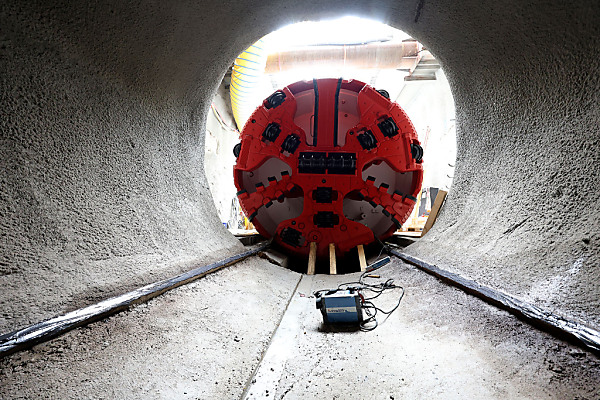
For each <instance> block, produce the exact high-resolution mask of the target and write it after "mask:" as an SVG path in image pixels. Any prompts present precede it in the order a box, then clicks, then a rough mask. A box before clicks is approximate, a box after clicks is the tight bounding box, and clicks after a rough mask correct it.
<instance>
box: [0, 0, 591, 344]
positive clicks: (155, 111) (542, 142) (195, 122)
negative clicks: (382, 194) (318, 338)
mask: <svg viewBox="0 0 600 400" xmlns="http://www.w3.org/2000/svg"><path fill="white" fill-rule="evenodd" d="M238 6H239V10H238V12H237V13H236V14H235V15H232V14H231V12H230V7H228V6H227V5H225V4H223V3H222V2H220V3H217V2H209V3H205V4H199V3H198V2H194V1H188V2H181V3H177V4H176V5H175V4H147V5H145V6H144V8H143V9H138V8H134V7H133V6H129V5H127V4H106V3H103V2H99V3H86V4H71V3H66V2H65V3H61V2H54V4H52V5H49V4H10V5H6V7H4V8H3V9H2V11H1V12H2V17H3V18H2V19H3V21H6V24H4V23H3V32H5V33H3V35H4V36H3V39H2V43H3V44H2V49H1V51H2V54H3V55H5V56H3V57H2V58H1V59H0V63H1V64H2V71H3V72H2V78H3V81H2V85H3V93H4V96H2V98H1V99H0V105H1V109H2V110H3V111H2V113H3V115H2V116H3V118H2V147H1V159H2V164H3V169H4V170H5V171H7V173H6V174H5V175H4V177H3V184H2V197H1V206H2V210H3V219H2V229H3V232H5V236H4V238H5V239H3V241H2V244H1V246H2V253H1V254H2V262H1V264H0V265H1V267H2V274H1V276H0V279H1V281H0V284H2V286H3V287H4V288H5V289H6V290H4V291H3V292H2V294H1V295H0V308H1V309H2V310H3V311H2V312H3V315H4V319H3V320H2V324H1V326H0V331H2V332H5V331H8V330H11V329H14V328H16V327H18V326H22V325H24V324H26V323H30V322H34V321H37V320H39V319H43V318H46V317H48V316H51V315H54V314H56V313H57V312H60V311H62V310H66V309H70V308H73V307H77V306H82V305H85V304H89V303H90V302H93V301H94V300H95V299H99V298H104V297H105V296H107V295H110V294H112V293H116V292H120V291H123V290H124V289H125V288H130V287H135V286H139V285H140V284H142V283H145V282H148V281H149V280H150V279H153V280H155V279H156V278H157V277H161V276H168V275H169V274H171V273H172V272H173V271H179V270H183V269H185V268H186V267H187V266H189V264H190V263H193V262H195V261H197V260H199V259H211V258H212V259H216V258H222V257H223V255H224V254H230V253H233V252H235V251H237V250H238V249H239V247H238V246H239V245H238V244H237V243H236V241H235V239H234V238H232V237H231V236H230V235H229V234H228V233H227V232H226V231H225V230H224V229H223V228H222V227H221V226H220V223H219V221H218V219H217V218H216V216H215V210H214V206H213V204H212V201H211V199H210V194H209V193H208V189H207V184H206V181H205V178H204V177H203V173H202V159H203V140H202V139H203V137H202V135H203V132H204V131H203V129H204V128H203V126H204V119H205V115H206V112H207V111H208V110H209V106H210V102H211V99H212V96H213V94H214V91H215V88H216V82H219V81H220V78H221V77H222V76H223V74H224V72H225V70H226V69H227V67H228V65H230V63H231V62H232V61H233V60H234V59H235V57H236V55H237V54H239V53H240V52H242V51H243V50H244V49H245V48H247V47H248V46H249V45H250V44H251V43H253V42H255V41H256V40H257V39H258V38H259V37H261V36H262V35H264V34H266V33H267V32H269V31H271V30H273V29H275V28H277V27H278V26H282V25H284V24H287V23H289V22H293V21H298V20H304V19H309V18H310V19H313V18H318V17H331V16H334V15H339V10H341V9H343V10H344V13H345V14H346V13H348V14H350V13H353V14H362V15H369V16H371V17H372V18H376V19H380V20H382V21H384V22H386V23H388V24H389V25H391V26H394V27H398V28H401V29H403V30H405V31H406V32H408V33H410V34H411V35H414V37H415V38H417V39H418V40H420V41H422V42H423V43H424V45H426V46H427V47H428V48H430V49H431V51H432V53H433V54H435V56H436V58H438V59H439V60H440V61H441V62H442V64H443V66H444V69H445V71H446V74H447V76H448V80H449V82H450V85H451V87H452V90H453V94H454V99H455V103H456V108H457V128H458V129H457V134H458V157H457V166H456V175H455V180H454V186H453V192H452V194H451V195H450V197H449V198H448V200H447V203H446V205H445V208H444V211H443V212H442V214H441V216H440V218H439V220H438V222H437V224H436V227H435V228H434V229H433V230H432V231H431V232H430V234H429V235H428V236H427V237H426V238H424V239H423V240H422V241H420V242H419V243H418V244H416V245H414V246H412V247H411V248H410V249H409V251H410V252H411V253H412V254H415V255H418V256H420V257H422V258H425V259H427V260H429V261H431V262H435V263H438V264H439V265H445V266H448V268H449V269H451V270H454V271H456V272H459V273H461V274H463V275H466V276H468V277H471V278H473V279H476V280H478V281H480V282H483V283H485V284H487V285H489V286H493V287H496V288H499V289H501V290H504V291H507V292H509V293H513V294H515V295H517V296H519V297H523V298H526V299H528V300H530V301H531V302H533V303H534V304H536V305H539V306H541V307H548V308H552V309H554V310H556V311H557V312H559V313H562V314H566V315H571V316H573V317H575V318H579V319H583V320H586V321H589V322H590V323H591V324H592V325H595V326H598V325H599V324H600V314H599V313H598V310H599V309H600V307H599V305H600V304H598V302H599V300H598V298H599V296H598V293H600V287H599V285H600V283H599V282H600V279H598V274H599V272H598V269H597V268H596V266H597V265H598V264H600V257H599V254H600V245H599V244H598V243H599V241H600V234H599V231H600V230H599V229H598V225H599V217H598V214H597V213H595V212H592V211H593V210H597V209H598V206H599V205H600V204H599V200H598V195H597V193H598V189H600V188H599V187H598V179H597V176H598V174H599V172H600V171H598V169H599V168H600V167H599V166H600V156H599V154H600V153H599V152H598V151H597V149H598V145H599V143H600V140H599V136H600V133H599V131H598V120H599V119H600V112H599V111H598V107H597V104H598V103H599V100H600V99H599V93H600V90H599V89H600V82H599V80H598V76H600V62H599V61H598V60H597V59H596V58H595V57H590V55H591V54H592V55H593V54H598V51H599V50H600V39H599V37H600V35H599V34H598V25H597V21H598V20H599V19H600V5H599V4H598V3H597V2H593V1H583V2H578V3H577V4H563V3H560V2H553V3H547V2H537V1H527V2H522V1H506V2H502V4H500V3H498V2H479V1H456V2H445V3H431V2H428V1H422V0H419V1H407V2H402V3H398V2H384V3H377V4H375V5H374V4H365V3H364V2H338V1H327V2H298V1H283V2H278V3H277V7H273V6H272V5H271V4H266V3H264V2H256V1H248V2H244V3H243V4H238ZM574 148H575V149H577V152H576V157H574V156H573V149H574ZM56 288H62V291H60V294H58V292H57V291H56V290H55V289H56ZM34 294H35V296H33V295H34Z"/></svg>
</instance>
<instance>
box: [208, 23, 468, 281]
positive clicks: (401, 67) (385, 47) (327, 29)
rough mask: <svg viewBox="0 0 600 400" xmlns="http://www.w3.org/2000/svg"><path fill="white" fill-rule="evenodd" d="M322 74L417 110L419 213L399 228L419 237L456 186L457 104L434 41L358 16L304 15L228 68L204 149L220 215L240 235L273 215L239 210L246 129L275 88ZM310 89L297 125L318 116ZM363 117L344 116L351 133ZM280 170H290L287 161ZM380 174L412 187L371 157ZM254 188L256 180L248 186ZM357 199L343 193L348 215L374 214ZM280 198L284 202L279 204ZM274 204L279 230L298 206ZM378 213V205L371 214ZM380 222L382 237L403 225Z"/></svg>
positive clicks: (413, 115) (271, 222)
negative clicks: (440, 198) (238, 173)
mask: <svg viewBox="0 0 600 400" xmlns="http://www.w3.org/2000/svg"><path fill="white" fill-rule="evenodd" d="M319 78H343V79H348V80H357V81H362V82H365V83H366V84H367V85H369V86H372V87H374V88H376V89H379V90H380V92H381V94H382V95H384V96H386V97H388V98H389V99H390V101H392V102H395V103H398V104H399V105H400V107H402V109H403V110H404V111H405V112H406V113H407V114H408V116H409V118H410V120H411V121H412V124H413V125H414V128H415V131H416V133H417V135H418V138H419V141H420V142H421V145H422V148H423V152H424V156H423V167H424V168H423V169H424V173H423V183H422V189H421V190H419V191H418V193H415V196H414V198H415V204H414V207H413V211H412V213H411V214H410V216H409V217H408V218H407V219H406V221H405V222H404V223H403V224H402V226H401V227H399V229H398V233H400V232H404V234H412V235H413V236H416V235H418V234H419V233H420V232H421V231H422V229H423V227H424V225H425V223H426V221H427V218H428V216H429V213H430V212H431V209H432V207H433V204H434V201H435V198H436V195H437V193H438V192H439V191H440V190H442V191H446V192H447V191H449V189H450V187H451V184H452V178H453V174H454V173H453V169H454V164H455V158H456V140H455V127H454V101H453V99H452V94H451V91H450V88H449V85H448V82H447V80H446V78H445V75H444V73H443V71H442V69H441V66H440V64H439V63H438V62H437V60H436V59H435V57H434V56H433V55H432V54H431V53H430V52H429V50H428V49H427V48H425V47H424V46H423V45H422V44H420V43H419V42H418V41H416V40H415V39H414V38H412V37H410V36H409V35H408V34H406V33H404V32H402V31H399V30H397V29H394V28H392V27H390V26H387V25H385V24H382V23H379V22H376V21H370V20H364V19H360V18H356V17H344V18H340V19H336V20H329V21H321V22H302V23H298V24H293V25H289V26H286V27H284V28H282V29H279V30H277V31H274V32H272V33H270V34H269V35H266V36H265V37H263V38H261V39H260V40H258V41H257V42H256V43H255V44H253V45H252V46H250V47H249V48H248V49H246V50H245V51H244V52H242V53H241V54H240V55H239V56H238V57H237V59H236V60H235V62H234V63H233V64H232V66H231V67H230V68H229V69H228V71H227V72H226V73H225V75H224V78H223V80H222V82H221V83H220V85H219V88H218V90H217V92H216V94H215V96H214V99H213V102H212V105H211V111H210V113H209V115H208V118H207V130H206V131H207V134H206V146H205V149H206V156H205V171H206V176H207V179H208V182H209V185H210V189H211V193H212V195H213V199H214V201H215V205H216V207H217V210H218V213H219V217H220V219H221V221H222V222H223V224H224V225H226V226H227V227H228V228H229V229H230V230H231V231H232V232H237V231H239V230H244V231H248V230H251V229H252V228H254V226H253V224H252V219H253V218H254V217H256V216H257V215H258V216H259V218H262V219H264V218H265V216H266V215H267V214H268V210H266V209H265V207H262V208H259V209H258V210H257V211H256V213H255V215H245V214H244V210H243V207H240V203H239V199H238V196H239V191H238V190H237V188H236V187H235V185H234V182H233V171H232V170H233V165H234V164H235V163H236V158H237V156H239V151H240V148H241V143H240V138H239V135H240V132H241V131H242V130H243V128H244V126H245V125H246V123H253V122H256V121H255V120H252V121H250V119H252V118H250V116H251V115H252V112H253V111H254V110H255V109H256V107H257V106H259V105H261V104H262V103H263V101H264V100H265V99H266V98H268V97H269V96H270V95H272V94H273V93H277V91H278V90H281V89H282V88H284V87H286V86H288V85H290V84H291V83H294V82H298V81H306V82H310V81H312V80H313V79H319ZM307 96H312V97H311V98H310V99H308V101H305V102H301V101H299V102H298V110H297V112H296V119H295V121H296V122H297V123H298V124H301V123H302V119H303V118H308V120H309V121H308V122H309V123H311V122H312V120H311V118H314V115H313V114H314V113H313V112H312V109H310V110H304V111H303V110H302V107H304V106H303V104H304V105H306V104H309V105H310V104H311V103H312V102H313V101H314V94H310V93H308V94H307ZM342 97H343V96H342ZM346 97H348V96H346ZM345 100H349V101H344V106H343V107H345V108H352V101H351V100H352V97H351V96H350V97H348V99H345ZM354 101H356V100H354ZM342 111H343V110H342ZM350 114H351V113H350ZM346 115H348V113H346ZM355 123H356V121H353V120H352V116H350V118H348V119H344V120H343V124H345V125H344V130H350V129H351V128H352V126H353V125H354V124H355ZM347 137H348V135H342V136H341V137H340V138H339V139H338V144H340V145H344V142H345V140H346V138H347ZM310 140H313V139H311V138H310V137H308V136H307V141H310ZM386 166H387V169H386ZM263 169H264V167H263ZM279 169H282V168H281V166H280V167H279ZM283 169H285V167H283ZM374 171H375V172H374ZM371 173H374V174H375V175H379V179H378V180H382V179H381V176H386V175H389V177H388V178H389V179H388V180H390V179H391V181H392V182H393V185H392V186H394V187H393V188H392V189H391V191H390V193H393V192H394V188H396V187H398V188H403V187H404V186H406V185H407V179H403V178H406V176H408V175H410V174H405V173H403V174H401V175H399V176H398V177H392V175H393V173H394V171H393V169H392V168H390V166H389V164H388V163H386V162H385V161H384V162H377V163H371V164H370V165H368V166H365V168H364V169H363V170H362V171H360V172H359V174H360V175H361V176H362V178H363V180H365V179H366V178H367V177H368V176H369V175H370V174H371ZM250 174H251V172H250V173H247V174H245V176H246V178H245V179H246V180H251V178H250V179H249V178H248V176H249V175H250ZM261 174H262V175H265V176H266V175H269V172H268V171H267V172H264V171H263V172H259V175H261ZM265 183H266V182H265ZM376 183H378V182H376ZM255 184H259V183H255ZM386 184H387V183H386ZM408 185H409V186H410V185H411V184H410V183H408ZM255 190H256V189H255V188H254V187H252V188H250V189H249V190H248V191H249V192H253V191H255ZM355 200H356V199H353V198H352V196H350V197H349V198H348V199H345V200H344V202H345V204H344V216H345V217H349V216H350V214H352V219H353V220H356V215H358V216H359V217H358V220H360V217H361V216H363V215H365V213H363V212H362V208H361V203H360V202H356V201H355ZM297 203H298V201H296V204H294V207H292V208H294V210H295V215H294V216H291V215H290V218H294V217H295V216H297V214H298V212H301V211H299V210H301V207H300V209H298V204H297ZM276 204H277V205H278V206H279V203H276ZM366 204H368V203H365V204H364V205H366ZM357 207H358V211H357ZM369 208H372V207H371V206H369ZM271 209H272V210H276V211H277V213H278V215H277V216H274V217H272V218H271V217H270V218H268V221H267V222H268V224H266V225H268V226H269V227H270V229H269V231H270V232H269V233H270V234H272V232H271V231H273V232H275V231H277V224H279V223H281V222H282V221H283V220H284V219H285V212H286V210H288V209H289V210H291V208H290V207H287V208H286V207H284V206H279V207H272V208H271ZM289 210H288V211H289ZM359 211H360V212H359ZM372 212H373V210H370V211H369V213H370V214H371V213H372ZM376 212H378V213H382V212H385V209H384V208H383V207H380V209H379V210H376ZM252 214H254V213H252ZM280 214H281V215H280ZM354 214H356V215H354ZM367 220H369V219H368V218H365V219H364V221H367ZM379 225H381V226H377V227H376V234H380V233H381V232H384V231H386V230H388V229H390V230H392V229H393V228H394V226H393V224H391V223H389V224H379ZM384 225H385V226H384ZM388 225H389V226H388ZM366 249H367V257H369V256H373V254H375V255H377V253H379V251H380V246H379V245H371V246H367V248H366ZM284 250H285V249H284ZM350 254H351V252H344V254H338V257H342V258H343V259H344V261H343V262H342V264H343V265H345V266H347V267H342V271H340V270H339V268H338V273H340V272H352V271H354V270H359V268H360V267H359V265H358V262H353V260H355V259H356V256H349V255H350ZM292 258H294V257H292ZM323 258H324V257H320V258H319V263H321V264H323V265H324V263H325V261H323ZM305 263H306V259H303V258H302V257H300V258H299V259H298V261H297V262H296V264H298V267H297V268H292V269H298V270H299V271H301V270H302V267H301V266H302V265H304V264H305ZM325 269H326V268H325V267H321V268H317V270H325Z"/></svg>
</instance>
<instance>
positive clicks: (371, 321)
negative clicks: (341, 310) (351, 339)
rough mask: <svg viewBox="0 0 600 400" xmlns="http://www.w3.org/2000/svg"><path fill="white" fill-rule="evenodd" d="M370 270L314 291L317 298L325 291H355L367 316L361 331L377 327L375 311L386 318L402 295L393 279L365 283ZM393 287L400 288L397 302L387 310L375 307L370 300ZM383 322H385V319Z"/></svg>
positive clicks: (402, 292) (331, 292) (401, 288)
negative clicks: (334, 285) (333, 285)
mask: <svg viewBox="0 0 600 400" xmlns="http://www.w3.org/2000/svg"><path fill="white" fill-rule="evenodd" d="M383 248H386V246H384V247H383ZM383 248H382V251H383ZM380 255H381V253H380ZM374 264H376V263H374ZM372 265H373V264H372ZM372 271H373V270H372V269H371V270H369V269H367V270H366V271H365V272H363V273H362V274H361V275H360V278H359V279H358V281H355V282H346V283H342V284H340V285H338V287H337V289H333V290H332V289H322V290H318V291H316V292H314V295H315V297H317V298H318V297H320V296H321V295H322V294H323V293H325V292H326V293H325V294H333V293H335V292H337V291H339V290H352V291H356V292H357V293H358V294H359V296H360V298H361V306H362V309H363V310H364V313H365V314H366V317H367V318H364V319H363V320H362V322H361V323H360V330H361V331H363V332H368V331H372V330H373V329H375V328H377V326H378V325H379V323H378V322H377V313H382V314H385V315H386V318H385V319H386V320H387V318H388V317H389V316H390V315H391V314H392V313H393V312H394V311H396V310H397V309H398V307H399V306H400V302H401V301H402V298H403V297H404V288H403V287H402V286H399V285H396V284H395V283H394V280H393V279H388V280H386V281H384V282H380V283H366V282H365V281H364V279H365V278H373V277H371V276H369V274H370V273H371V272H372ZM394 289H399V290H401V293H400V297H399V298H398V302H397V303H396V305H395V306H394V307H393V308H392V309H391V310H388V311H386V310H382V309H381V308H379V307H377V306H376V305H375V304H374V303H373V302H372V300H374V299H376V298H378V297H379V296H381V295H382V294H383V293H384V292H385V291H388V290H394ZM367 293H369V294H370V297H366V296H365V295H366V294H367ZM371 293H372V294H371ZM383 322H385V320H384V321H383ZM383 322H382V323H383Z"/></svg>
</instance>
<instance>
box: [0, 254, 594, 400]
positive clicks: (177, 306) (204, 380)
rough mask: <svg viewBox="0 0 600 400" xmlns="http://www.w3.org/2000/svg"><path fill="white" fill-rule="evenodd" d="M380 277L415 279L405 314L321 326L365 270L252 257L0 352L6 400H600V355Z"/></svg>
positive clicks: (438, 288)
mask: <svg viewBox="0 0 600 400" xmlns="http://www.w3.org/2000/svg"><path fill="white" fill-rule="evenodd" d="M379 274H380V275H381V277H382V279H384V278H385V279H387V278H394V279H395V281H396V283H397V284H400V285H402V286H404V288H405V289H406V295H405V297H404V299H403V301H402V304H401V306H400V307H399V308H398V310H397V311H396V312H395V313H394V314H392V315H391V317H390V318H389V319H388V320H387V321H386V322H385V323H383V324H381V325H380V326H379V327H378V328H377V329H376V330H375V331H373V332H338V333H331V332H323V331H321V330H320V325H321V315H320V312H319V311H318V310H316V309H315V307H314V298H312V297H311V293H312V292H313V291H314V290H317V289H322V288H328V287H335V286H337V285H338V284H339V283H342V282H347V281H350V280H356V279H357V278H358V276H359V274H358V273H355V274H349V275H338V276H328V275H316V276H306V275H300V274H297V273H295V272H292V271H289V270H287V269H284V268H281V267H279V266H276V265H273V264H271V263H269V262H268V261H266V260H264V259H261V258H258V257H252V258H250V259H247V260H245V261H242V262H240V263H238V264H235V265H233V266H231V267H228V268H225V269H223V270H221V271H219V272H217V273H214V274H212V275H209V276H206V277H205V278H202V279H200V280H198V281H195V282H193V283H191V284H188V285H186V286H182V287H180V288H178V289H175V290H173V291H171V292H168V293H166V294H164V295H163V296H160V297H158V298H155V299H153V300H151V301H150V302H148V303H146V304H143V305H140V306H137V307H135V308H133V309H131V310H129V311H127V312H124V313H121V314H118V315H115V316H112V317H110V318H107V319H105V320H102V321H99V322H96V323H94V324H91V325H89V326H86V327H83V328H79V329H77V330H74V331H71V332H69V333H67V334H65V335H63V336H61V337H59V338H57V339H55V340H52V341H50V342H47V343H44V344H40V345H37V346H35V347H34V348H32V349H31V350H27V351H24V352H20V353H16V354H13V355H11V356H8V357H5V358H3V359H1V360H0V375H1V376H2V379H1V386H0V398H2V399H18V398H29V399H31V398H60V399H81V398H90V399H92V398H93V399H112V398H119V399H139V398H147V399H158V398H163V399H166V398H168V399H237V398H242V397H244V398H249V399H258V398H274V399H283V398H285V399H347V398H355V399H401V398H410V399H432V398H438V399H440V398H443V399H454V398H456V399H458V398H461V399H462V398H467V399H474V398H479V399H567V398H569V399H575V398H576V399H597V398H600V360H599V359H598V358H597V357H595V356H594V355H592V354H590V353H587V352H585V351H583V350H581V349H580V348H578V347H575V346H572V345H570V344H567V343H565V342H563V341H561V340H558V339H556V338H554V337H552V336H550V335H548V334H546V333H544V332H541V331H539V330H536V329H534V328H532V327H530V326H529V325H527V324H524V323H522V322H521V321H519V320H518V319H516V318H515V317H513V316H511V315H509V314H508V313H506V312H504V311H501V310H498V309H497V308H494V307H492V306H490V305H488V304H486V303H484V302H482V301H481V300H479V299H477V298H474V297H472V296H470V295H467V294H465V293H464V292H462V291H460V290H458V289H455V288H453V287H450V286H448V285H445V284H443V283H441V282H440V281H438V280H436V279H435V278H433V277H431V276H429V275H427V274H425V273H424V272H422V271H420V270H417V269H415V268H414V267H413V266H410V265H408V264H405V263H403V262H402V261H400V260H397V259H395V260H394V261H393V263H391V264H388V265H387V266H385V267H383V268H382V269H381V270H380V272H379ZM396 298H397V297H396V293H392V294H389V295H386V297H384V298H383V299H382V301H380V302H378V303H376V304H377V305H379V306H380V307H383V308H389V307H391V306H392V305H393V303H394V302H395V300H396ZM380 322H381V319H380Z"/></svg>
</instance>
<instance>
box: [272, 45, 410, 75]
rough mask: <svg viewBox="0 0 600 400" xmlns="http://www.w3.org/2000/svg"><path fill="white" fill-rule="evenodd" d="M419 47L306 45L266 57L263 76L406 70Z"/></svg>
mask: <svg viewBox="0 0 600 400" xmlns="http://www.w3.org/2000/svg"><path fill="white" fill-rule="evenodd" d="M420 50H421V45H420V44H419V43H418V42H417V41H415V40H408V41H402V42H377V43H368V44H363V45H351V46H347V45H343V46H307V47H301V48H295V49H290V50H286V51H280V52H275V53H271V54H269V56H268V57H267V64H266V67H265V73H267V74H275V73H278V72H285V71H289V70H291V69H295V68H313V67H316V66H319V65H324V66H325V65H326V66H327V67H334V68H335V67H350V68H357V69H409V68H411V67H413V65H414V64H415V60H416V58H417V56H418V55H419V51H420Z"/></svg>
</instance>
